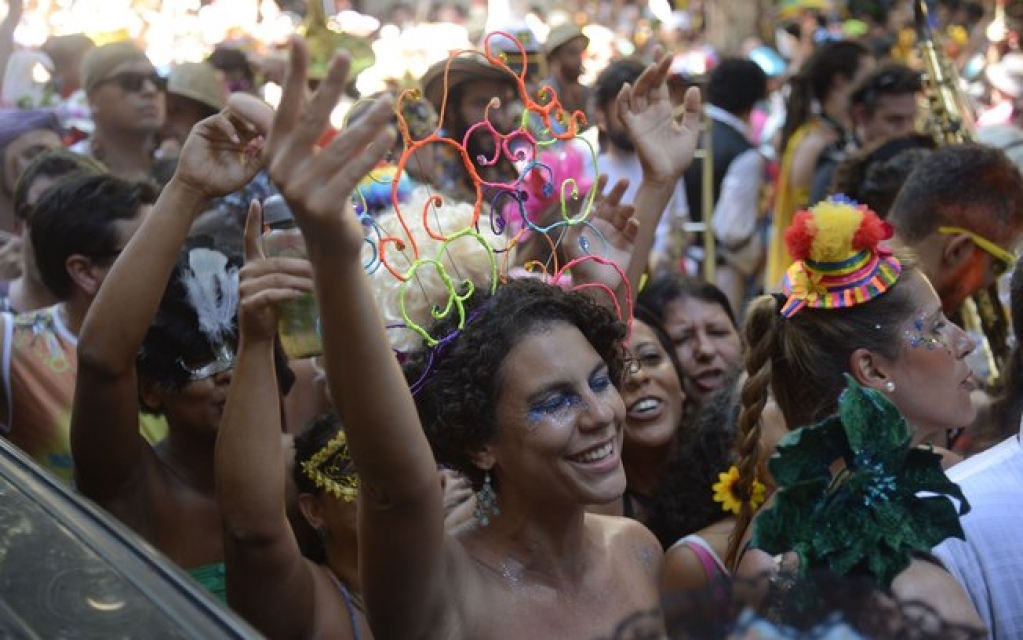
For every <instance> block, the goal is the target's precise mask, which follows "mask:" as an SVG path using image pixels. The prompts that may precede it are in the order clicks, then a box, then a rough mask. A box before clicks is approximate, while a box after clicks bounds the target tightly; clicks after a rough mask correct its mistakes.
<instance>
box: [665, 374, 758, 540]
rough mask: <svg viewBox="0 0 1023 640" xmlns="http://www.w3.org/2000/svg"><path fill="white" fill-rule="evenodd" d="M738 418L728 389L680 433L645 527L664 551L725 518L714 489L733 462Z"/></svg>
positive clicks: (729, 386) (732, 391)
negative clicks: (720, 475) (686, 430)
mask: <svg viewBox="0 0 1023 640" xmlns="http://www.w3.org/2000/svg"><path fill="white" fill-rule="evenodd" d="M738 418H739V399H738V395H737V389H736V385H735V384H727V385H725V386H724V387H723V388H721V389H720V390H718V391H717V392H715V393H714V395H712V396H711V398H710V400H709V401H708V402H707V403H705V404H704V405H703V406H702V407H700V409H699V411H698V413H697V414H696V417H695V428H694V429H693V430H692V431H690V432H685V431H683V432H681V433H680V436H681V437H680V438H679V439H678V441H677V448H676V451H675V452H674V454H673V456H672V460H671V462H669V463H668V466H667V468H666V469H665V471H664V475H663V476H662V478H661V481H660V483H659V484H658V485H657V491H656V493H654V495H653V500H652V504H651V506H650V519H649V521H648V522H647V523H646V524H647V527H648V528H649V529H650V531H652V532H653V534H654V535H655V536H657V539H658V540H660V542H661V545H662V546H663V547H664V548H665V549H668V548H669V547H671V546H672V545H673V544H675V543H676V542H678V540H679V539H680V538H682V537H683V536H687V535H689V534H691V533H696V532H697V531H699V530H701V529H703V528H705V527H708V526H710V525H712V524H714V523H715V522H719V521H721V520H723V519H724V518H725V517H726V513H725V512H724V511H722V509H721V503H719V502H714V489H713V485H714V483H715V482H717V479H718V474H719V473H723V472H725V471H727V470H728V467H729V466H731V465H732V463H733V460H734V458H735V456H734V453H733V451H734V449H733V447H734V444H735V431H736V429H735V425H736V422H737V421H738Z"/></svg>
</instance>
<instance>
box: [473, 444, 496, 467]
mask: <svg viewBox="0 0 1023 640" xmlns="http://www.w3.org/2000/svg"><path fill="white" fill-rule="evenodd" d="M469 459H470V460H472V463H473V464H474V465H476V466H477V467H479V468H480V469H481V470H483V471H490V470H491V469H493V468H494V465H495V464H496V463H497V456H496V455H495V453H494V450H493V447H491V446H490V445H484V446H483V447H482V448H480V449H479V450H478V451H473V452H471V453H470V454H469Z"/></svg>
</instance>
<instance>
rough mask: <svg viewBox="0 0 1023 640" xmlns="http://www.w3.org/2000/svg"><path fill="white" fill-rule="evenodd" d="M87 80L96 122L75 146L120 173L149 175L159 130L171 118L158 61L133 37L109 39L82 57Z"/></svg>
mask: <svg viewBox="0 0 1023 640" xmlns="http://www.w3.org/2000/svg"><path fill="white" fill-rule="evenodd" d="M82 86H83V88H84V89H85V93H86V96H87V97H88V100H89V108H90V109H91V111H92V119H93V123H94V124H95V127H96V128H95V132H94V133H93V135H92V138H90V139H89V140H86V141H83V142H82V143H79V144H78V145H76V146H75V147H73V150H75V151H77V152H79V153H84V154H86V155H90V156H92V157H93V158H95V159H96V160H99V161H100V162H102V163H103V164H104V165H106V166H107V168H108V169H109V170H110V173H112V174H113V175H116V176H118V177H121V178H125V179H129V180H140V179H148V178H149V176H150V172H151V170H152V166H153V153H154V151H155V145H156V134H157V132H158V131H159V130H160V127H162V126H163V123H164V119H165V118H166V105H165V102H164V99H165V96H164V90H165V89H166V83H165V81H164V80H163V78H161V77H160V76H159V75H158V74H157V73H156V68H155V67H153V63H152V62H150V61H149V58H147V57H146V54H145V52H143V51H142V50H141V49H139V48H138V46H136V45H135V43H133V42H129V41H122V42H114V43H111V44H106V45H103V46H102V47H97V48H95V49H92V50H91V51H89V53H87V54H86V56H85V59H84V60H82Z"/></svg>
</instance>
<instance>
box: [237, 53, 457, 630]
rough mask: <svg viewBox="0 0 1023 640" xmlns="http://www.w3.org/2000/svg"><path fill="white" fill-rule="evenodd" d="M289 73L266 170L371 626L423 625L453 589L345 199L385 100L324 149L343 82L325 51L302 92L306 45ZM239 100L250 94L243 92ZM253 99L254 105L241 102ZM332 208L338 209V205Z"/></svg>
mask: <svg viewBox="0 0 1023 640" xmlns="http://www.w3.org/2000/svg"><path fill="white" fill-rule="evenodd" d="M291 65H292V66H291V73H290V74H289V78H288V81H287V84H286V86H285V89H284V95H283V98H282V100H281V104H280V107H279V109H278V111H277V113H276V115H275V116H274V118H273V126H272V129H271V131H270V136H269V141H268V143H267V159H268V162H269V165H270V173H271V175H272V176H273V178H274V181H275V183H276V184H277V185H278V186H279V187H280V190H281V192H282V193H283V194H284V197H285V199H286V200H287V201H288V204H289V205H290V206H291V208H292V210H293V211H294V213H295V216H296V218H297V220H298V223H299V225H300V226H301V228H302V231H303V233H304V235H305V237H306V243H307V247H308V252H309V257H310V260H311V262H312V264H313V269H314V280H315V283H316V295H317V298H318V301H319V305H320V315H321V319H322V326H323V344H324V361H325V365H326V370H327V382H328V386H329V388H330V392H331V395H332V397H333V398H334V399H335V401H336V404H337V405H338V406H339V407H341V411H340V413H341V418H342V421H343V422H344V424H345V426H346V429H347V432H348V442H349V447H350V450H351V455H352V459H353V461H354V463H355V466H356V468H358V470H359V478H360V483H361V487H362V490H361V491H360V495H359V540H360V542H359V566H360V575H361V577H362V581H363V583H362V586H363V594H364V596H365V599H366V605H367V610H368V615H369V618H370V621H371V624H372V625H373V628H374V630H375V632H376V633H377V635H378V636H380V637H401V638H411V637H424V636H426V635H428V632H430V631H433V630H435V628H436V626H435V625H436V622H437V620H438V616H440V615H442V614H443V613H444V612H445V611H444V610H443V609H442V608H443V607H445V606H448V603H449V602H452V601H456V600H457V596H452V594H451V593H448V592H445V587H450V585H446V584H445V576H444V573H445V566H446V565H445V557H446V556H445V553H444V521H443V518H444V511H443V506H442V496H441V488H440V483H439V482H438V481H437V470H436V464H435V462H434V459H433V455H432V452H431V450H430V447H429V444H428V443H427V441H426V437H425V435H424V434H423V430H422V427H421V425H420V423H419V418H418V415H417V413H416V408H415V404H414V403H413V401H412V396H411V394H410V392H409V390H408V386H407V385H406V383H405V378H404V376H403V375H402V372H401V369H400V367H399V366H398V363H397V361H396V359H395V358H394V355H393V354H392V352H391V349H390V345H389V343H388V341H387V337H386V334H385V330H384V324H383V321H382V319H381V316H380V312H379V310H378V308H377V305H376V302H375V300H374V298H373V295H372V293H371V291H370V288H369V285H368V282H367V280H366V275H365V273H364V272H363V269H362V265H361V260H360V255H359V253H360V248H361V245H362V242H363V231H362V227H361V225H360V224H359V222H358V220H357V219H356V217H355V215H354V214H353V211H352V209H351V205H350V197H351V192H352V190H353V188H354V187H355V185H356V183H357V182H358V180H359V179H360V178H361V177H362V176H363V175H364V174H365V173H366V172H367V171H369V169H370V168H371V167H372V166H373V165H374V164H375V163H376V162H377V161H378V160H379V158H380V157H382V156H383V154H384V153H385V152H386V150H387V149H389V148H390V147H391V144H392V141H393V139H394V133H393V131H390V130H388V127H387V122H388V121H389V119H390V117H391V113H392V109H393V107H392V106H391V104H390V102H389V101H382V102H379V103H377V104H375V105H374V106H372V107H370V109H369V111H368V113H367V114H366V115H364V116H363V117H362V118H360V119H359V120H358V121H356V122H355V123H354V124H352V125H350V126H349V127H348V128H347V129H346V130H344V131H342V132H341V133H340V134H339V135H338V136H337V137H336V138H335V139H334V140H333V142H331V144H330V145H329V146H327V147H326V148H324V149H323V150H317V149H315V146H314V145H315V141H316V140H317V138H319V136H320V133H321V132H322V131H323V129H324V128H325V127H326V125H327V122H328V118H329V114H330V111H331V110H332V109H333V107H334V105H335V103H336V102H337V100H338V98H339V97H340V95H341V93H342V89H343V87H344V83H345V79H346V76H347V69H348V64H347V60H344V59H340V60H337V59H336V60H335V61H334V62H333V64H332V65H331V68H330V71H329V72H328V75H327V77H326V79H325V80H324V81H323V82H322V83H321V85H320V87H319V89H318V90H317V91H316V92H315V93H314V94H313V96H312V98H311V99H310V100H309V102H308V104H305V103H306V100H305V96H304V87H305V78H306V68H307V65H308V50H307V48H306V45H305V43H304V42H302V41H299V40H295V41H294V42H293V46H292V56H291ZM241 100H243V101H245V103H246V104H250V103H249V101H246V100H245V99H244V98H241ZM250 106H252V107H253V108H254V105H250ZM339 213H340V215H339Z"/></svg>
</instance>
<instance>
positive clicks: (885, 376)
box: [849, 348, 895, 391]
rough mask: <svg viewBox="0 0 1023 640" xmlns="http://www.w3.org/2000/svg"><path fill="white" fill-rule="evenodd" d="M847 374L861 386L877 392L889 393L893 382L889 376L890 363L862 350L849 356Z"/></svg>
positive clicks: (857, 350)
mask: <svg viewBox="0 0 1023 640" xmlns="http://www.w3.org/2000/svg"><path fill="white" fill-rule="evenodd" d="M849 373H850V374H851V375H852V377H853V379H854V380H856V382H858V383H859V384H860V385H861V386H863V387H867V388H869V389H876V390H877V391H890V390H891V388H892V387H893V385H894V382H895V381H894V380H893V378H892V375H891V363H890V362H889V361H888V360H887V359H886V358H884V357H881V356H879V355H877V354H876V353H874V352H872V351H869V350H867V349H863V348H860V349H856V350H855V351H853V352H852V353H851V354H850V355H849Z"/></svg>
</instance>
